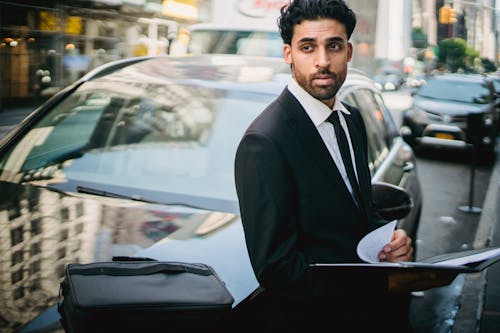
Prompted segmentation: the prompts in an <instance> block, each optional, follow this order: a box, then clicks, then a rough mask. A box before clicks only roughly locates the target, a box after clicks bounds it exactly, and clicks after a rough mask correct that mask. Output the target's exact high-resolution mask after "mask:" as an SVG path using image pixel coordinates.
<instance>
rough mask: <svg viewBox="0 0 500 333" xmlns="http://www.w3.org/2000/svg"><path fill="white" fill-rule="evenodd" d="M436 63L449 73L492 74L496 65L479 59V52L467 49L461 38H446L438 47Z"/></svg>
mask: <svg viewBox="0 0 500 333" xmlns="http://www.w3.org/2000/svg"><path fill="white" fill-rule="evenodd" d="M438 51H439V52H438V53H437V54H438V62H439V64H440V65H441V66H444V67H446V69H447V70H448V71H450V72H457V71H463V72H493V71H495V70H496V65H495V64H494V63H493V62H492V61H490V60H488V59H486V58H480V55H479V52H478V51H476V50H475V49H473V48H471V47H468V46H467V42H466V41H465V40H464V39H463V38H446V39H443V40H442V41H441V42H440V43H439V45H438Z"/></svg>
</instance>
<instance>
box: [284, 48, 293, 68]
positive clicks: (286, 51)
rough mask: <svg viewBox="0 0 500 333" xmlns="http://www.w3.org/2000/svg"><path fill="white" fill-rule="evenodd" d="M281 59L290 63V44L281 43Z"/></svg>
mask: <svg viewBox="0 0 500 333" xmlns="http://www.w3.org/2000/svg"><path fill="white" fill-rule="evenodd" d="M283 59H285V62H286V63H287V64H289V65H291V64H292V46H291V45H290V44H285V45H283Z"/></svg>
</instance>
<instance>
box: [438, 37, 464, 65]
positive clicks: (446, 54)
mask: <svg viewBox="0 0 500 333" xmlns="http://www.w3.org/2000/svg"><path fill="white" fill-rule="evenodd" d="M438 47H439V58H438V59H439V60H438V61H439V63H440V64H442V65H444V66H445V67H446V68H447V69H448V70H449V71H450V72H456V71H457V70H458V69H459V68H462V69H465V67H466V66H465V65H466V57H467V54H466V52H467V42H466V41H465V40H464V39H462V38H446V39H443V40H442V41H441V42H439V45H438Z"/></svg>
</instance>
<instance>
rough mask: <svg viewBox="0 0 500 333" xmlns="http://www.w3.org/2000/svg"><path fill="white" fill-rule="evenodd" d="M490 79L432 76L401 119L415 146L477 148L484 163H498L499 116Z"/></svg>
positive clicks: (460, 75) (420, 89)
mask: <svg viewBox="0 0 500 333" xmlns="http://www.w3.org/2000/svg"><path fill="white" fill-rule="evenodd" d="M496 103H498V102H496V101H495V93H494V87H493V82H492V79H491V78H488V77H487V76H484V75H480V74H454V73H448V74H441V75H436V76H433V77H430V78H429V79H428V80H427V83H426V84H425V85H423V86H422V87H420V88H419V89H418V90H417V92H416V94H415V95H414V100H413V103H412V105H411V107H410V108H409V109H408V110H405V112H404V113H403V117H402V126H403V131H404V132H405V133H406V135H405V139H406V140H407V141H408V142H409V143H410V144H411V145H412V146H413V147H414V148H416V149H417V148H419V147H447V148H449V147H455V148H456V147H458V148H463V149H467V148H470V147H474V148H475V149H476V152H477V154H478V156H477V158H478V160H479V161H480V162H482V163H492V162H493V161H494V160H495V140H496V135H497V130H496V128H497V122H498V119H497V115H496V111H495V104H496Z"/></svg>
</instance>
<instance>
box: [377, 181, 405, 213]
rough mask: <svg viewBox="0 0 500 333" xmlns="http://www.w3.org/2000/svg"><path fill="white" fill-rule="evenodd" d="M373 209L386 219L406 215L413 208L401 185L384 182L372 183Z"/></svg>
mask: <svg viewBox="0 0 500 333" xmlns="http://www.w3.org/2000/svg"><path fill="white" fill-rule="evenodd" d="M372 197H373V203H374V205H375V209H376V210H377V212H378V213H379V214H380V216H382V218H384V219H385V220H387V221H392V220H399V219H402V218H404V217H406V216H407V215H408V214H409V213H410V211H411V209H412V208H413V201H412V199H411V197H410V194H409V193H408V192H407V191H406V190H405V189H404V188H402V187H399V186H396V185H393V184H389V183H385V182H374V183H372Z"/></svg>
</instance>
